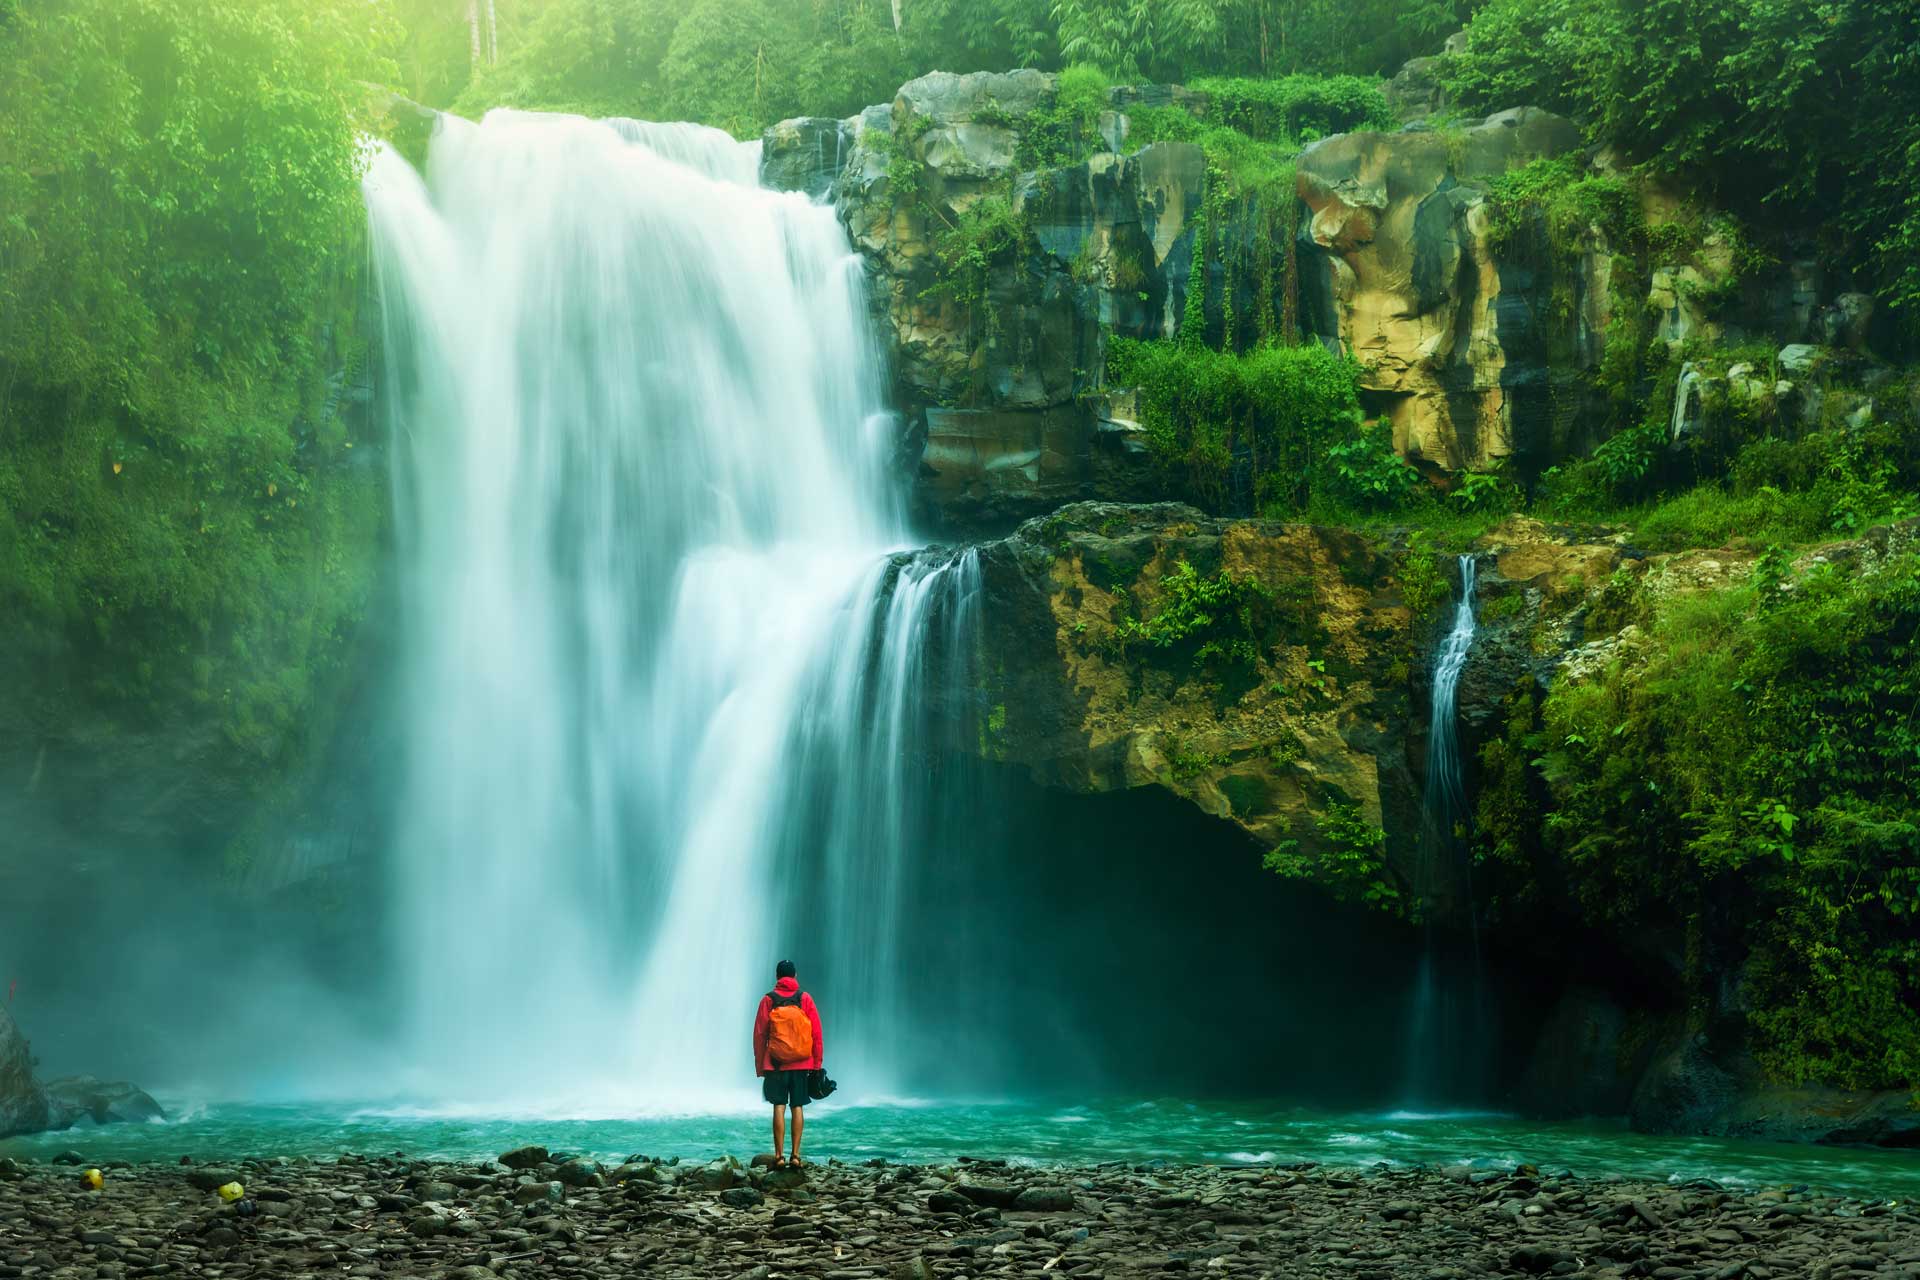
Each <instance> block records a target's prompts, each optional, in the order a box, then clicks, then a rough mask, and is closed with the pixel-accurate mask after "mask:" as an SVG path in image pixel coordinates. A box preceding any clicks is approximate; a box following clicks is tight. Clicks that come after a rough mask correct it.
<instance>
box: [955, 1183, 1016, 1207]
mask: <svg viewBox="0 0 1920 1280" xmlns="http://www.w3.org/2000/svg"><path fill="white" fill-rule="evenodd" d="M953 1189H954V1190H955V1191H957V1192H958V1193H959V1194H961V1195H963V1196H965V1197H966V1198H967V1199H969V1200H971V1201H973V1203H975V1204H978V1205H986V1206H988V1207H990V1208H994V1209H1011V1208H1012V1207H1013V1202H1014V1201H1015V1200H1017V1199H1019V1197H1020V1191H1019V1188H1017V1187H1014V1186H1011V1185H1010V1184H1008V1183H1005V1182H975V1181H972V1180H963V1181H960V1182H956V1183H954V1184H953Z"/></svg>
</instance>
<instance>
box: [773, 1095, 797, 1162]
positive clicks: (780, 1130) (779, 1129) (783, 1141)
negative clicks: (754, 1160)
mask: <svg viewBox="0 0 1920 1280" xmlns="http://www.w3.org/2000/svg"><path fill="white" fill-rule="evenodd" d="M793 1121H794V1135H793V1140H794V1141H795V1142H798V1141H799V1140H800V1133H799V1125H800V1113H799V1112H798V1111H795V1112H794V1113H793ZM786 1145H787V1109H786V1108H785V1107H775V1108H774V1109H773V1162H774V1164H776V1165H778V1164H779V1163H780V1152H781V1151H782V1150H783V1149H784V1148H785V1147H786Z"/></svg>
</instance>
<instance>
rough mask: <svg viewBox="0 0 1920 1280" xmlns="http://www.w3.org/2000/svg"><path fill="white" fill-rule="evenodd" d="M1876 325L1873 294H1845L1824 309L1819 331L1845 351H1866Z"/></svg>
mask: <svg viewBox="0 0 1920 1280" xmlns="http://www.w3.org/2000/svg"><path fill="white" fill-rule="evenodd" d="M1872 327H1873V296H1872V295H1871V294H1865V293H1843V294H1841V295H1840V296H1839V297H1837V298H1835V299H1834V300H1833V301H1832V302H1831V303H1830V304H1829V305H1827V306H1826V307H1824V308H1822V309H1821V311H1820V315H1819V319H1818V329H1817V332H1818V334H1819V337H1820V341H1821V342H1823V343H1825V344H1826V345H1827V346H1829V347H1837V348H1840V349H1841V350H1845V351H1865V350H1866V349H1867V337H1868V333H1869V331H1870V330H1871V329H1872Z"/></svg>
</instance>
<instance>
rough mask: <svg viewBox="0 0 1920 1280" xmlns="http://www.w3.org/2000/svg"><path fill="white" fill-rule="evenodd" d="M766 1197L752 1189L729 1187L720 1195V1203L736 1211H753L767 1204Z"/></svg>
mask: <svg viewBox="0 0 1920 1280" xmlns="http://www.w3.org/2000/svg"><path fill="white" fill-rule="evenodd" d="M766 1199H767V1198H766V1196H764V1195H762V1194H761V1193H760V1192H758V1191H756V1190H754V1189H753V1188H752V1187H729V1188H728V1189H727V1190H725V1191H722V1192H721V1193H720V1203H721V1204H725V1205H731V1206H732V1207H733V1208H735V1209H753V1208H757V1207H758V1206H760V1205H762V1204H765V1203H766Z"/></svg>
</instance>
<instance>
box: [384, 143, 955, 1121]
mask: <svg viewBox="0 0 1920 1280" xmlns="http://www.w3.org/2000/svg"><path fill="white" fill-rule="evenodd" d="M757 155H758V148H757V145H755V144H741V143H737V142H735V141H734V140H733V139H731V138H729V137H727V136H726V135H725V134H722V133H719V132H718V131H715V130H709V129H703V128H699V127H697V126H691V125H655V124H645V123H640V122H634V121H608V122H594V121H588V120H585V119H580V118H574V117H563V116H542V115H530V114H523V113H515V112H494V113H492V114H490V115H488V116H487V118H486V119H485V120H484V121H483V122H482V123H480V124H477V125H476V124H472V123H469V122H467V121H463V120H458V119H454V118H443V121H442V123H441V125H440V127H439V130H438V132H437V133H436V136H435V138H434V140H433V144H432V149H431V156H430V159H429V162H428V168H427V173H426V175H425V176H424V178H423V177H422V176H421V175H419V174H417V173H416V172H415V171H414V170H413V169H412V168H411V167H410V166H409V165H408V164H407V163H406V161H404V160H403V159H401V158H400V157H399V156H398V155H397V154H395V153H393V152H392V151H389V150H384V149H383V150H381V151H380V152H379V153H378V154H377V155H376V156H375V158H374V160H373V162H372V165H371V168H370V171H369V173H368V176H367V179H366V183H365V187H366V198H367V204H368V208H369V211H370V218H371V226H372V233H373V244H374V252H375V259H376V266H377V268H378V274H379V279H380V283H381V289H382V295H383V301H384V307H385V314H386V316H387V323H388V335H387V343H386V350H387V352H388V358H389V364H390V366H391V371H390V375H389V396H390V398H391V402H392V405H391V407H392V412H393V417H394V423H395V442H396V455H397V456H396V468H395V469H396V476H397V480H396V510H397V519H398V526H399V536H400V542H401V548H400V550H401V559H402V565H403V573H404V587H405V595H406V618H405V622H406V628H407V662H408V669H407V675H408V680H407V687H408V689H409V691H410V692H409V702H408V704H407V706H406V707H405V708H404V711H403V714H404V716H405V720H406V724H407V730H408V748H409V763H408V767H407V772H406V776H405V778H404V780H403V783H402V785H403V787H404V807H403V811H404V813H405V819H404V824H403V830H402V832H401V835H400V842H399V848H398V849H397V850H396V857H395V859H394V862H395V867H396V876H397V878H398V884H397V894H398V898H397V900H398V903H399V918H400V920H401V921H402V923H403V925H404V937H403V939H402V940H401V945H400V954H401V956H402V957H403V962H404V968H405V972H406V976H407V982H408V995H409V997H410V1005H409V1008H410V1010H411V1014H410V1023H411V1026H412V1029H413V1032H414V1035H415V1038H416V1043H415V1044H414V1046H413V1048H412V1049H411V1051H410V1053H409V1055H408V1056H409V1060H410V1061H413V1062H415V1063H418V1064H419V1066H420V1070H421V1076H420V1078H419V1079H417V1080H414V1081H411V1082H409V1083H410V1084H411V1085H412V1087H413V1088H415V1089H416V1090H418V1091H420V1092H422V1093H426V1094H430V1095H431V1096H434V1097H436V1098H442V1099H447V1098H456V1099H464V1100H469V1101H472V1102H474V1103H477V1104H481V1105H485V1104H487V1103H488V1102H490V1101H495V1100H498V1099H501V1098H505V1097H508V1096H511V1097H512V1098H513V1099H514V1100H515V1103H516V1105H526V1104H528V1103H529V1102H531V1101H534V1100H538V1101H540V1102H545V1103H547V1104H549V1105H552V1106H556V1107H567V1108H570V1109H572V1110H574V1111H575V1112H576V1113H578V1112H580V1111H582V1110H583V1109H585V1110H590V1109H595V1108H613V1107H620V1108H625V1109H631V1108H633V1107H636V1106H640V1107H651V1108H653V1109H659V1108H662V1107H690V1106H691V1107H701V1106H710V1105H714V1104H715V1103H716V1102H719V1101H720V1100H721V1099H722V1098H726V1099H730V1100H732V1101H734V1102H737V1101H739V1100H740V1099H741V1098H742V1096H743V1095H742V1093H741V1092H740V1088H741V1086H740V1080H739V1078H740V1077H741V1075H742V1074H743V1072H744V1071H745V1068H746V1065H747V1062H746V1058H747V1053H746V1046H745V1034H746V1032H745V1023H746V1020H747V1018H748V1016H749V1014H750V1012H751V1008H752V1001H753V1000H754V999H755V998H757V996H758V994H759V992H760V991H762V990H764V989H765V987H766V986H767V984H768V982H769V981H770V970H771V966H772V963H773V961H774V960H775V959H778V958H780V957H779V955H777V954H776V952H777V951H778V950H779V949H780V948H782V947H783V946H786V945H788V940H790V939H795V938H796V937H804V939H805V940H806V945H807V946H808V947H809V950H807V951H806V952H805V953H803V954H800V955H796V956H794V957H793V958H795V959H796V960H799V961H801V962H802V963H803V964H806V965H807V966H808V967H807V970H806V972H804V973H803V977H807V978H811V979H815V980H819V979H821V978H823V977H825V976H827V975H829V974H830V975H831V986H830V989H831V990H832V991H833V992H834V995H835V1003H836V1004H838V1005H839V1006H841V1007H844V1008H846V1009H848V1010H850V1011H851V1010H854V1009H859V1010H862V1011H863V1013H864V1016H865V1017H866V1018H867V1019H869V1021H866V1022H865V1023H863V1022H862V1021H861V1020H859V1019H857V1018H853V1017H852V1016H851V1015H850V1016H849V1017H848V1018H843V1019H839V1020H837V1021H836V1022H835V1024H834V1027H833V1033H834V1056H835V1059H836V1061H837V1062H838V1063H839V1064H842V1065H843V1066H849V1065H851V1067H852V1068H854V1069H850V1070H849V1071H848V1074H849V1075H855V1074H857V1075H858V1077H859V1078H860V1079H861V1080H862V1081H863V1083H864V1084H865V1085H866V1086H867V1087H870V1088H875V1087H878V1088H884V1087H885V1079H886V1072H887V1068H888V1061H889V1055H888V1053H887V1051H886V1048H885V1040H884V1038H883V1037H882V1036H880V1035H879V1034H878V1032H877V1029H876V1028H877V1026H878V1025H879V1022H880V1020H882V1019H884V1017H885V1011H886V1010H887V1009H888V1008H890V1007H891V1006H892V1005H893V1004H895V1003H896V1002H897V1000H898V996H897V993H896V992H895V990H894V987H893V981H894V980H893V977H892V974H893V972H894V966H892V965H890V964H889V963H888V959H889V956H890V953H891V948H892V947H893V946H894V944H895V939H896V937H897V933H898V921H897V918H896V911H897V902H898V894H899V891H900V888H901V886H900V885H899V883H898V877H897V873H896V872H895V871H894V868H895V867H896V866H898V865H899V858H898V857H897V856H896V855H897V853H898V852H899V849H898V846H899V844H900V842H901V841H903V840H905V839H907V838H908V833H909V831H910V830H911V826H912V823H913V822H914V821H916V815H917V814H918V813H919V812H920V811H921V807H922V803H923V802H922V799H921V794H922V792H923V791H924V782H923V779H922V778H921V776H920V774H921V771H920V770H919V769H918V768H916V767H915V765H914V763H913V756H912V753H911V752H910V751H909V750H908V749H907V748H908V746H909V739H912V738H914V737H915V735H917V734H919V733H921V731H922V729H923V728H924V726H923V725H922V723H921V717H923V716H924V715H925V708H926V707H927V706H928V705H929V704H930V703H931V702H934V701H938V699H933V698H930V697H929V694H928V691H927V690H926V689H925V688H923V687H922V682H923V681H924V679H925V672H924V669H923V668H924V662H925V650H926V646H927V644H928V642H929V639H930V637H931V638H932V640H933V641H934V642H938V639H939V636H945V637H947V642H948V643H951V644H953V645H955V646H957V647H960V648H962V649H964V647H965V645H966V643H967V637H966V634H965V631H966V628H967V627H969V626H970V625H971V615H972V604H971V602H972V599H973V596H974V594H975V583H976V581H977V566H976V564H975V561H974V559H973V557H972V555H971V554H970V553H962V554H959V555H948V554H944V553H928V554H923V555H909V554H903V553H902V550H901V549H902V548H903V547H905V546H907V545H908V542H909V540H908V536H907V529H906V526H905V521H904V518H903V515H902V511H901V507H900V502H899V499H898V494H897V486H896V485H894V484H893V483H892V482H891V478H890V476H889V474H888V457H889V453H890V451H891V449H892V443H893V435H894V432H893V423H892V421H891V419H890V418H888V417H887V416H886V415H885V414H884V412H883V411H882V407H881V404H882V402H881V396H880V387H881V379H880V377H879V368H878V362H877V359H876V355H875V352H874V351H873V350H872V349H871V345H870V339H869V336H868V333H867V327H866V312H865V309H864V306H863V304H862V299H861V287H862V280H861V274H860V267H859V263H858V259H857V258H856V257H855V256H854V254H853V253H852V251H851V249H850V247H849V245H848V242H847V240H846V238H845V235H844V233H843V231H842V230H841V228H840V226H839V224H838V223H837V221H836V220H835V218H834V215H833V213H832V211H831V210H829V209H827V208H823V207H820V206H816V205H814V204H812V203H810V202H809V201H807V200H806V199H805V198H804V197H802V196H797V195H791V194H783V193H776V192H772V191H767V190H762V189H760V188H759V187H758V185H757V178H756V171H757ZM935 632H938V635H935V634H934V633H935ZM948 665H949V667H953V666H955V665H956V664H948ZM783 930H791V932H783ZM793 945H794V947H795V949H796V950H799V949H800V945H801V944H800V943H799V942H797V941H796V942H794V943H793ZM810 962H811V963H810ZM850 1060H851V1063H850ZM749 1079H750V1077H749Z"/></svg>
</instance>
